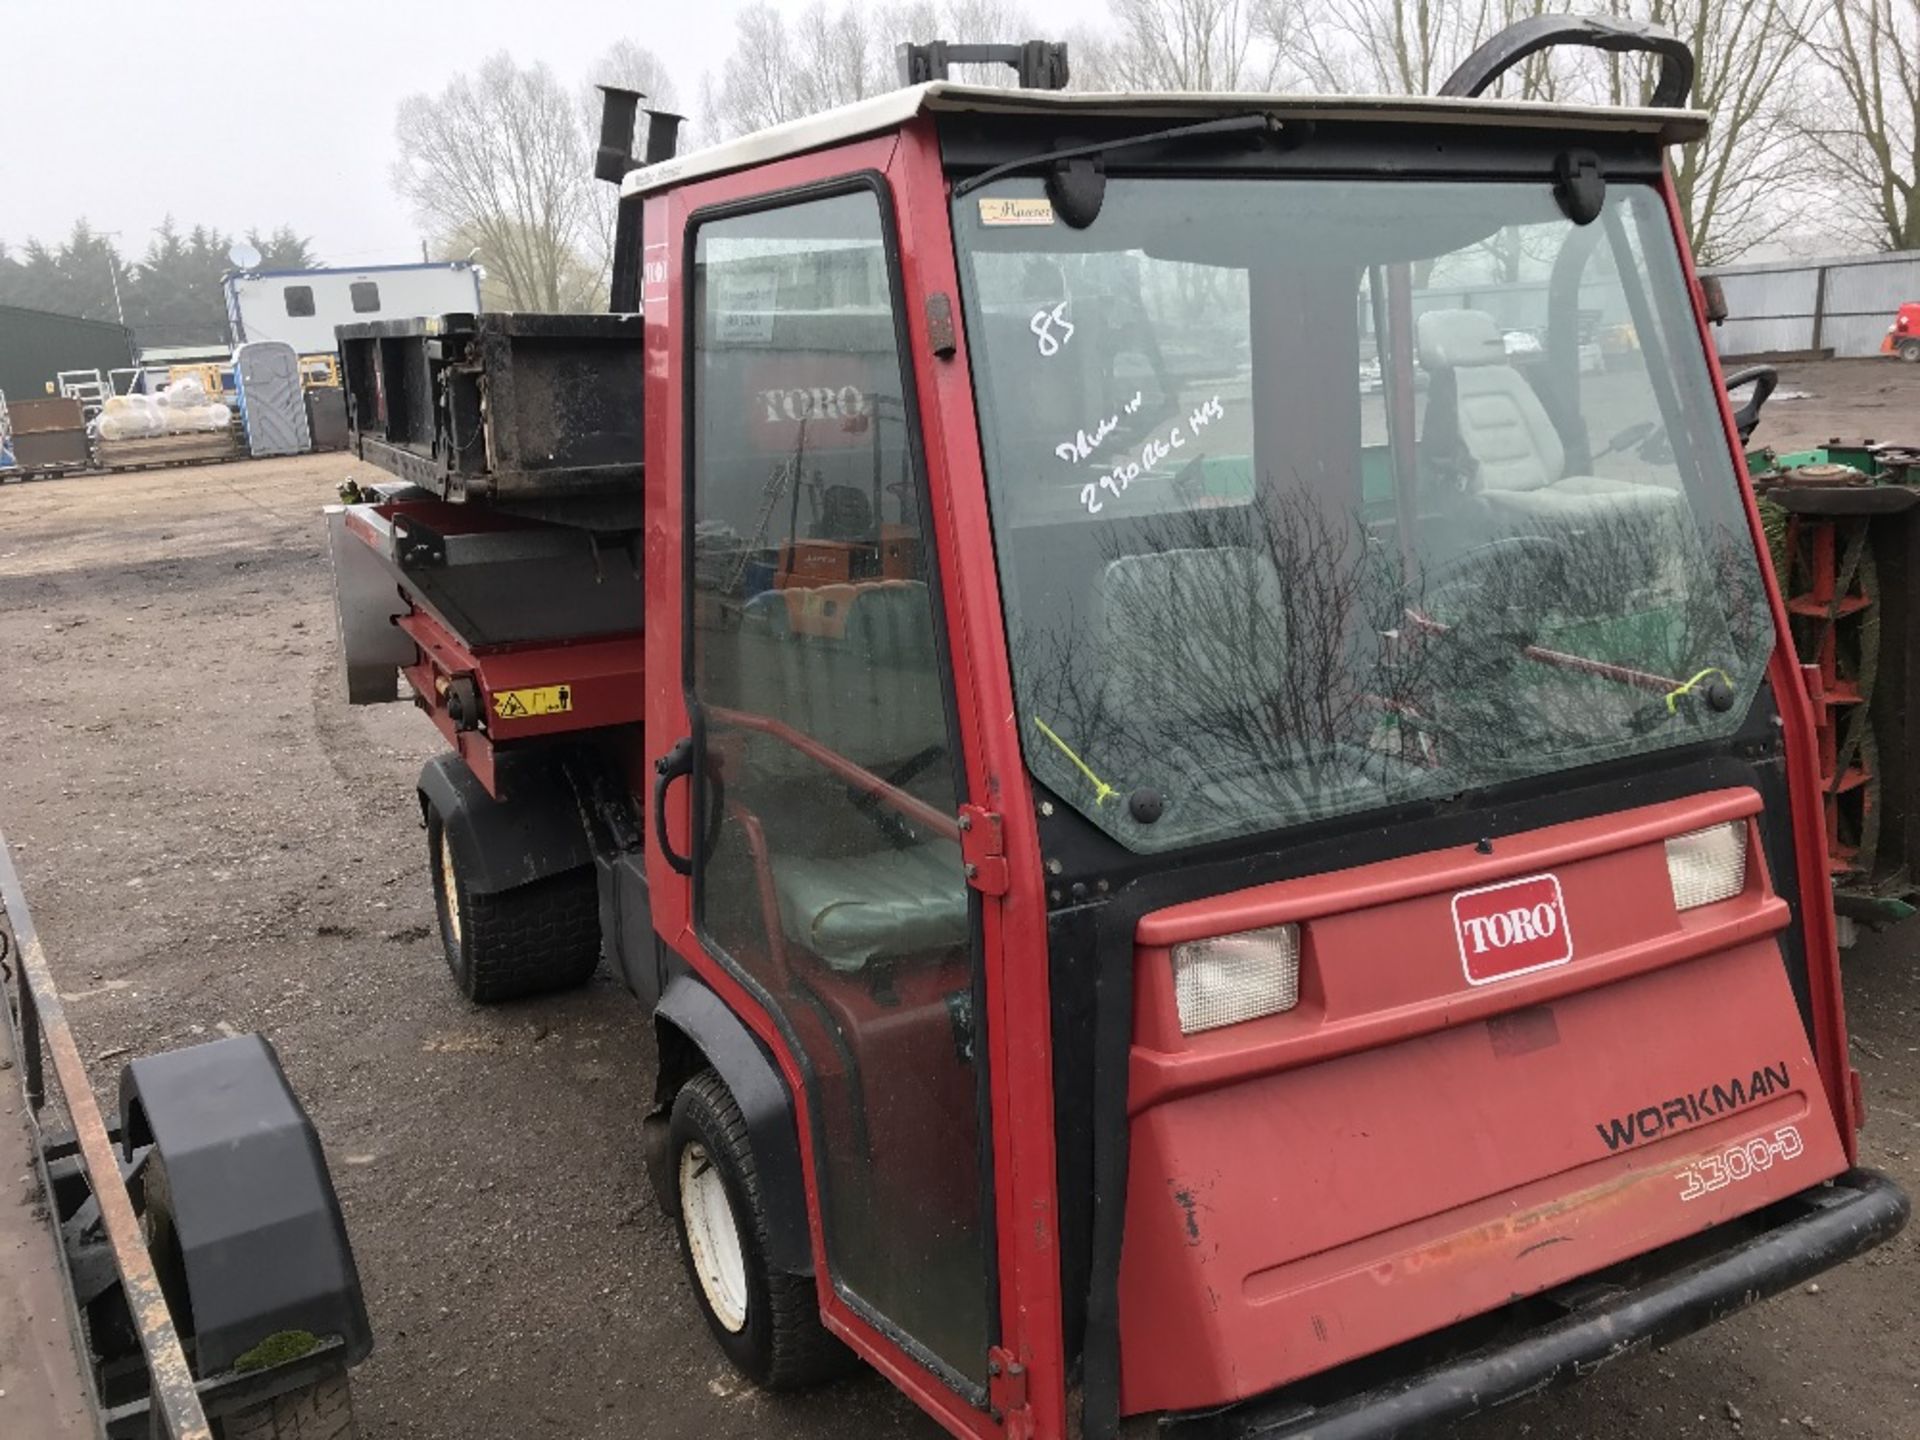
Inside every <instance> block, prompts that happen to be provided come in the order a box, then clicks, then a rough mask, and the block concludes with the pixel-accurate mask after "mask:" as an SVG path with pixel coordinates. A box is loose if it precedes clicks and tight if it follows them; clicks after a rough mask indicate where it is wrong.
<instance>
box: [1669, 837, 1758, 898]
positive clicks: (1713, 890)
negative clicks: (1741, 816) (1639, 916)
mask: <svg viewBox="0 0 1920 1440" xmlns="http://www.w3.org/2000/svg"><path fill="white" fill-rule="evenodd" d="M1667 878H1668V879H1669V880H1671V881H1672V882H1673V908H1674V909H1676V910H1691V909H1693V908H1694V907H1695V906H1697V905H1711V904H1713V902H1714V901H1716V900H1725V899H1727V898H1728V897H1729V896H1733V895H1738V894H1739V893H1740V891H1741V890H1742V889H1743V888H1745V886H1746V883H1747V822H1746V821H1744V820H1729V821H1728V822H1727V823H1726V824H1724V825H1709V826H1708V827H1707V828H1706V829H1705V830H1690V831H1688V832H1687V833H1686V834H1685V835H1675V836H1674V837H1673V838H1672V839H1671V840H1669V841H1667Z"/></svg>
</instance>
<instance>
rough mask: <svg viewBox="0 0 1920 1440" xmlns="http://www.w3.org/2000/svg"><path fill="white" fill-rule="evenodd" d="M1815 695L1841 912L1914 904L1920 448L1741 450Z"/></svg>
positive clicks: (1831, 861)
mask: <svg viewBox="0 0 1920 1440" xmlns="http://www.w3.org/2000/svg"><path fill="white" fill-rule="evenodd" d="M1747 465H1748V470H1749V472H1750V473H1751V475H1752V476H1753V483H1754V489H1755V491H1756V492H1757V494H1758V496H1759V499H1760V509H1761V517H1762V521H1763V523H1764V525H1765V527H1766V532H1767V539H1768V544H1769V547H1770V549H1771V551H1772V556H1773V563H1774V571H1775V574H1776V575H1777V576H1778V578H1779V583H1780V588H1781V590H1782V592H1783V598H1784V599H1785V602H1786V607H1787V614H1788V619H1789V623H1790V625H1791V627H1792V630H1793V640H1794V648H1795V650H1796V652H1797V653H1798V655H1799V657H1800V661H1801V664H1802V666H1803V667H1804V673H1805V675H1806V677H1807V688H1808V692H1809V694H1810V695H1811V697H1812V699H1813V706H1814V724H1815V734H1816V738H1817V742H1818V747H1819V753H1820V769H1821V784H1822V787H1823V789H1824V792H1825V817H1826V835H1827V861H1828V868H1829V870H1830V871H1831V873H1832V876H1833V886H1834V900H1835V904H1836V906H1837V908H1838V909H1839V911H1840V913H1841V915H1842V916H1843V917H1844V918H1848V919H1850V920H1854V921H1858V922H1861V923H1865V924H1869V925H1880V924H1885V923H1888V922H1891V921H1894V920H1899V919H1903V918H1905V917H1906V916H1908V915H1910V914H1912V913H1913V909H1914V902H1915V900H1916V899H1920V877H1916V874H1915V866H1916V864H1920V509H1916V505H1917V504H1920V448H1915V447H1912V446H1905V445H1886V444H1875V443H1874V442H1872V441H1862V442H1859V443H1857V444H1843V443H1842V442H1840V441H1839V440H1837V439H1836V440H1832V441H1829V442H1828V443H1827V444H1826V445H1823V446H1819V447H1817V448H1814V449H1810V450H1802V451H1794V452H1788V453H1781V452H1776V451H1774V450H1772V449H1762V450H1757V451H1753V452H1751V453H1749V455H1748V456H1747Z"/></svg>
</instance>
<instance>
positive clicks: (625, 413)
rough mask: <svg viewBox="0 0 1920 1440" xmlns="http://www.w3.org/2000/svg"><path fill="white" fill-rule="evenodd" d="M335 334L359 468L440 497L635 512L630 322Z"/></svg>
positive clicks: (560, 318)
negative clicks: (371, 469)
mask: <svg viewBox="0 0 1920 1440" xmlns="http://www.w3.org/2000/svg"><path fill="white" fill-rule="evenodd" d="M338 336H339V342H340V370H341V383H342V385H343V386H344V387H345V389H346V392H347V425H348V432H349V436H350V443H351V446H352V448H353V450H354V451H355V453H357V454H358V455H359V456H360V458H361V459H363V460H365V461H367V462H368V463H370V464H374V465H378V466H380V467H381V468H382V469H383V470H389V471H391V472H392V473H393V474H395V475H398V476H400V477H401V478H402V479H405V480H409V481H412V482H413V483H414V484H416V485H420V486H423V487H424V488H426V489H428V490H431V491H433V492H434V493H435V494H437V495H439V496H440V497H441V498H442V499H444V500H451V501H466V500H487V501H491V502H494V503H496V504H502V505H506V506H511V507H514V508H519V509H523V510H524V509H529V508H531V509H535V510H540V511H547V510H549V509H550V508H551V507H553V506H555V505H556V504H557V505H561V506H572V507H573V508H575V509H577V510H579V511H580V515H581V519H582V521H583V522H584V523H597V524H605V523H616V524H617V523H618V522H619V518H620V515H619V512H620V511H621V510H623V509H625V508H631V509H632V510H634V511H635V512H637V510H638V503H639V488H640V486H639V481H640V472H641V460H642V440H641V376H642V351H641V343H642V324H641V317H640V316H639V315H540V314H518V313H502V314H494V315H439V316H427V317H422V318H419V319H412V320H380V321H372V322H369V323H366V324H360V325H342V326H341V327H340V328H339V331H338ZM581 501H590V502H593V503H592V504H590V505H587V506H580V505H579V504H578V502H581ZM629 502H630V504H629ZM594 516H599V517H601V518H600V519H598V520H595V519H593V518H592V517H594Z"/></svg>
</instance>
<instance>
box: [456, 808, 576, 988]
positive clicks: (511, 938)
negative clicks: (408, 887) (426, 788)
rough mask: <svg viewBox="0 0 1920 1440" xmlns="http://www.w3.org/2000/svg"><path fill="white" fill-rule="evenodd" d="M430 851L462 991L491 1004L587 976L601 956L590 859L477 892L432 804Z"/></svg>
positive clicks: (567, 985)
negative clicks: (529, 881) (507, 886)
mask: <svg viewBox="0 0 1920 1440" xmlns="http://www.w3.org/2000/svg"><path fill="white" fill-rule="evenodd" d="M427 855H428V864H429V866H430V868H431V871H432V876H433V903H434V909H435V910H436V911H437V912H438V913H439V917H440V944H441V946H442V947H443V948H444V949H445V951H446V955H447V968H448V969H449V970H451V971H452V972H453V983H454V984H456V985H458V986H459V987H460V993H461V994H462V995H465V996H466V997H467V998H468V999H469V1000H472V1001H474V1002H475V1003H476V1004H480V1005H491V1004H493V1003H494V1002H495V1001H499V1000H517V999H519V998H520V997H522V996H524V995H542V994H545V993H547V992H548V991H551V990H569V989H572V988H573V987H574V986H576V985H584V984H585V983H586V982H587V979H588V978H589V977H590V976H591V975H592V974H593V972H594V967H596V966H597V965H598V964H599V963H600V901H599V895H598V892H597V889H596V887H595V884H594V878H593V870H592V868H591V867H590V866H582V867H580V868H579V869H577V870H568V871H565V872H563V873H561V874H559V875H550V876H548V877H547V878H546V879H545V880H536V881H534V882H533V883H532V884H530V885H518V886H515V887H514V888H513V889H511V890H501V891H497V892H495V893H492V894H477V893H475V892H473V891H471V890H469V889H468V888H467V883H466V881H464V880H463V879H461V877H460V862H459V855H458V851H457V849H456V847H455V846H454V845H453V844H452V843H451V842H450V841H449V839H448V838H447V831H446V826H445V825H444V824H442V823H441V820H440V817H439V815H438V814H436V813H435V812H434V811H433V809H432V808H431V807H429V808H428V810H427Z"/></svg>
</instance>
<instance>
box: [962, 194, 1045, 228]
mask: <svg viewBox="0 0 1920 1440" xmlns="http://www.w3.org/2000/svg"><path fill="white" fill-rule="evenodd" d="M980 223H981V224H982V225H1051V224H1053V202H1052V201H1051V200H1049V199H1047V198H1046V197H1045V196H1040V195H1036V196H1018V195H1006V196H1000V195H995V196H987V195H983V196H981V197H980Z"/></svg>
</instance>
